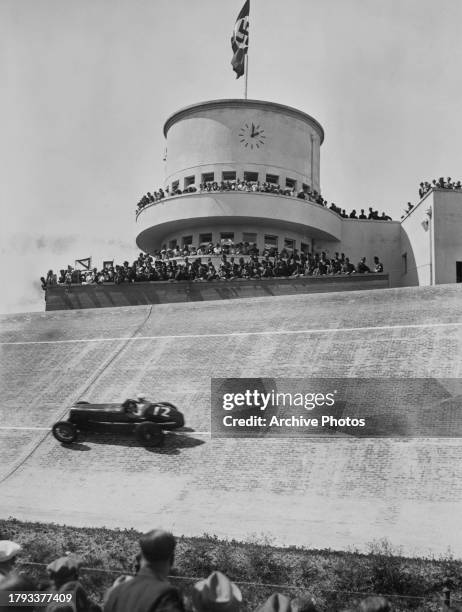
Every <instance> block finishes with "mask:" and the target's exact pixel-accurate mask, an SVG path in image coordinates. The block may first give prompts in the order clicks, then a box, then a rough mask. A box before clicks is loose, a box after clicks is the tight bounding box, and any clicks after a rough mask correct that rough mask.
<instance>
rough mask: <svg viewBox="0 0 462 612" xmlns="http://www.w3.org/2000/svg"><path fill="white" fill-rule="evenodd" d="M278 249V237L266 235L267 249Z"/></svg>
mask: <svg viewBox="0 0 462 612" xmlns="http://www.w3.org/2000/svg"><path fill="white" fill-rule="evenodd" d="M271 247H274V248H276V249H277V247H278V237H277V236H272V235H270V234H265V248H271Z"/></svg>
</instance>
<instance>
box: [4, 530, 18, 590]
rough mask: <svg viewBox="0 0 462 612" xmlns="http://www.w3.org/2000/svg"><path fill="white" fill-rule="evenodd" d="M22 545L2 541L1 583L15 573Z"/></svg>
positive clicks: (10, 541)
mask: <svg viewBox="0 0 462 612" xmlns="http://www.w3.org/2000/svg"><path fill="white" fill-rule="evenodd" d="M21 551H22V547H21V545H20V544H17V543H16V542H13V541H12V540H0V583H1V582H2V581H3V580H4V579H5V578H8V576H10V575H11V574H12V573H13V570H14V566H15V564H16V561H17V557H18V555H19V553H20V552H21Z"/></svg>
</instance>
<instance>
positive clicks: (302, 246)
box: [301, 242, 310, 253]
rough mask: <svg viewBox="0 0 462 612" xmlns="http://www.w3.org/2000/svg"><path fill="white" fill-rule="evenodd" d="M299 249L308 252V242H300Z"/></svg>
mask: <svg viewBox="0 0 462 612" xmlns="http://www.w3.org/2000/svg"><path fill="white" fill-rule="evenodd" d="M301 249H302V253H309V252H310V246H309V245H308V244H306V242H302V244H301Z"/></svg>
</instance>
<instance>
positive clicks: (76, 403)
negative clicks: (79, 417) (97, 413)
mask: <svg viewBox="0 0 462 612" xmlns="http://www.w3.org/2000/svg"><path fill="white" fill-rule="evenodd" d="M79 404H89V402H75V405H76V406H78V405H79Z"/></svg>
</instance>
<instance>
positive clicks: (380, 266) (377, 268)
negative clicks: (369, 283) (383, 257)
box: [374, 255, 383, 273]
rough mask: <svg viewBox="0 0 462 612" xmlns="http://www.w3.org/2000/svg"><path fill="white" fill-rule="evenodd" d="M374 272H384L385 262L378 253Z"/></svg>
mask: <svg viewBox="0 0 462 612" xmlns="http://www.w3.org/2000/svg"><path fill="white" fill-rule="evenodd" d="M374 272H379V273H381V272H383V264H382V263H381V262H380V260H379V258H378V257H377V255H376V256H375V257H374Z"/></svg>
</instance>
